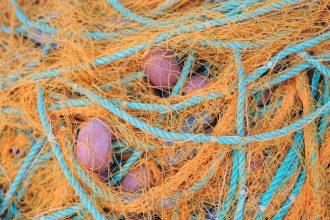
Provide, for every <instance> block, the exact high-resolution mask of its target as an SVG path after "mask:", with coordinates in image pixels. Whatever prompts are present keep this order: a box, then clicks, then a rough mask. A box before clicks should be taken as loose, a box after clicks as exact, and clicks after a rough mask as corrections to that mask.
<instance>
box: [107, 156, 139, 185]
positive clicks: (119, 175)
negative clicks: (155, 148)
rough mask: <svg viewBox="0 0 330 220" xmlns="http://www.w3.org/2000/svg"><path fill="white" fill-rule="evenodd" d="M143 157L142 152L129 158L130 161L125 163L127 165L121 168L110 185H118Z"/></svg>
mask: <svg viewBox="0 0 330 220" xmlns="http://www.w3.org/2000/svg"><path fill="white" fill-rule="evenodd" d="M141 155H142V152H141V151H135V152H134V153H132V155H131V156H130V157H129V158H128V160H127V161H126V162H125V164H124V165H123V166H121V167H120V170H119V171H118V172H116V173H115V174H114V175H113V177H112V178H111V180H110V182H109V184H110V185H111V186H116V185H118V184H119V182H120V181H121V180H122V179H123V178H124V177H125V176H126V174H127V173H128V171H129V170H130V169H131V167H132V166H133V165H134V164H135V163H136V161H137V160H138V159H139V158H140V156H141Z"/></svg>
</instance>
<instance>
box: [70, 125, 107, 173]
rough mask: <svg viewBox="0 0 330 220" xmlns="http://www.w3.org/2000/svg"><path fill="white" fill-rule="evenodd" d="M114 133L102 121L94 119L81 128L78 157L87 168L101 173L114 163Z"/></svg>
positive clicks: (78, 140)
mask: <svg viewBox="0 0 330 220" xmlns="http://www.w3.org/2000/svg"><path fill="white" fill-rule="evenodd" d="M112 136H113V135H112V131H111V130H110V128H108V127H107V126H106V125H105V124H104V123H103V122H102V121H101V120H100V119H92V120H90V121H88V122H86V123H85V124H83V126H82V127H81V128H80V131H79V133H78V138H77V142H78V143H77V147H76V157H77V159H78V161H79V162H80V163H82V164H83V165H84V166H85V167H86V168H88V169H90V170H92V171H94V172H100V171H102V170H105V169H106V168H107V167H108V166H109V164H110V163H111V162H112V155H111V154H112V145H111V139H112Z"/></svg>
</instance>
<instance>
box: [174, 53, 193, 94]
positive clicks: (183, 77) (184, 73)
mask: <svg viewBox="0 0 330 220" xmlns="http://www.w3.org/2000/svg"><path fill="white" fill-rule="evenodd" d="M195 57H196V53H195V52H190V53H188V57H187V60H186V62H185V65H184V67H183V69H182V71H181V75H180V77H179V79H178V82H177V83H176V84H175V86H174V87H173V90H172V93H171V95H172V96H176V95H179V94H180V92H181V90H182V86H183V84H184V82H185V81H186V79H187V77H188V75H189V73H190V70H191V68H192V66H193V64H194V60H195Z"/></svg>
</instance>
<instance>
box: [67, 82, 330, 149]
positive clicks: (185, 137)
mask: <svg viewBox="0 0 330 220" xmlns="http://www.w3.org/2000/svg"><path fill="white" fill-rule="evenodd" d="M62 81H64V82H65V83H66V84H67V85H69V86H70V87H72V88H73V89H75V90H76V91H77V92H79V93H81V94H82V95H84V96H86V97H88V98H89V99H90V100H91V101H93V102H95V103H98V104H99V105H101V106H102V107H104V108H105V109H107V110H109V111H110V112H112V113H113V114H114V115H116V116H118V117H120V118H121V119H123V120H125V121H127V122H129V123H131V124H132V125H133V126H135V127H137V128H139V129H140V130H142V131H145V132H148V133H150V134H153V135H154V136H157V137H160V138H162V139H164V140H169V141H193V142H197V143H204V142H218V143H222V144H241V143H248V142H252V141H262V140H269V139H273V138H277V137H281V136H284V135H287V134H289V133H291V132H293V131H295V130H297V129H299V128H301V127H304V125H306V124H308V123H310V122H311V121H312V120H314V119H315V117H318V116H319V115H321V114H323V113H324V112H327V111H328V110H329V109H330V101H329V102H327V103H325V104H324V106H322V107H320V108H318V109H317V110H316V111H315V112H313V113H311V114H309V115H307V116H303V117H302V118H301V119H300V120H297V121H295V122H293V123H292V124H290V125H288V126H285V127H282V128H280V129H278V130H275V131H271V132H266V133H261V134H256V135H252V136H246V137H239V136H216V137H214V136H210V135H196V134H190V133H176V132H167V131H164V130H161V129H159V128H156V127H154V126H151V125H148V124H147V123H145V122H143V121H141V120H139V119H138V118H135V117H133V116H131V115H129V114H128V113H127V112H126V111H124V110H121V109H119V108H118V107H116V106H114V105H113V104H112V103H111V102H109V101H108V100H106V99H104V98H102V97H100V96H98V95H96V94H95V93H93V92H91V91H89V90H87V89H85V88H83V87H81V86H80V85H79V84H76V83H74V82H71V81H69V80H65V79H63V80H62Z"/></svg>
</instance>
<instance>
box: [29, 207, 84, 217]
mask: <svg viewBox="0 0 330 220" xmlns="http://www.w3.org/2000/svg"><path fill="white" fill-rule="evenodd" d="M81 209H82V207H81V206H80V205H73V206H69V207H67V208H65V209H62V210H59V211H55V212H53V213H50V214H48V215H44V216H38V217H36V218H34V219H40V220H42V219H45V220H57V219H66V218H69V217H70V216H72V215H74V214H76V213H78V212H79V211H80V210H81Z"/></svg>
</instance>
